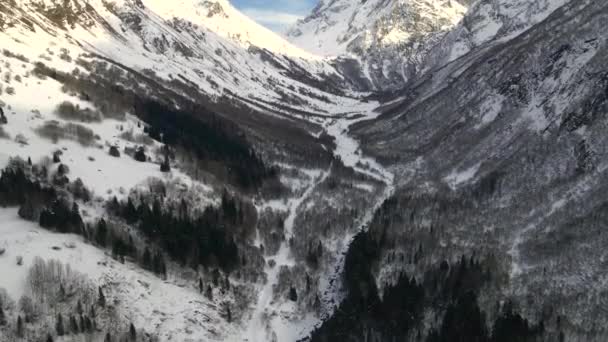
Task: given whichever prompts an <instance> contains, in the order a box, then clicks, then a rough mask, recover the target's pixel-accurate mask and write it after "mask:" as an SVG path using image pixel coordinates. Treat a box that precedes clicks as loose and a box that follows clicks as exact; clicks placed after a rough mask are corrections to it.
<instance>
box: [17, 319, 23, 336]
mask: <svg viewBox="0 0 608 342" xmlns="http://www.w3.org/2000/svg"><path fill="white" fill-rule="evenodd" d="M17 336H18V337H23V320H22V319H21V315H19V316H18V317H17Z"/></svg>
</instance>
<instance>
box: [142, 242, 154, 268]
mask: <svg viewBox="0 0 608 342" xmlns="http://www.w3.org/2000/svg"><path fill="white" fill-rule="evenodd" d="M142 263H143V266H144V268H145V269H147V270H150V269H152V255H151V254H150V250H149V249H148V247H146V249H145V250H144V255H143V260H142Z"/></svg>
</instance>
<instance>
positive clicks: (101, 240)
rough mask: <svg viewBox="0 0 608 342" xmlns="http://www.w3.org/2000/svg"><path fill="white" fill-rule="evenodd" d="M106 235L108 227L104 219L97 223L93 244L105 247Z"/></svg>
mask: <svg viewBox="0 0 608 342" xmlns="http://www.w3.org/2000/svg"><path fill="white" fill-rule="evenodd" d="M107 234H108V226H107V224H106V221H105V220H104V219H100V220H99V222H98V223H97V230H96V233H95V242H97V244H98V245H99V246H101V247H105V246H106V238H107Z"/></svg>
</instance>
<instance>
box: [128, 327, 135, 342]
mask: <svg viewBox="0 0 608 342" xmlns="http://www.w3.org/2000/svg"><path fill="white" fill-rule="evenodd" d="M129 338H130V339H131V341H136V340H137V330H135V326H134V325H133V323H131V325H130V326H129Z"/></svg>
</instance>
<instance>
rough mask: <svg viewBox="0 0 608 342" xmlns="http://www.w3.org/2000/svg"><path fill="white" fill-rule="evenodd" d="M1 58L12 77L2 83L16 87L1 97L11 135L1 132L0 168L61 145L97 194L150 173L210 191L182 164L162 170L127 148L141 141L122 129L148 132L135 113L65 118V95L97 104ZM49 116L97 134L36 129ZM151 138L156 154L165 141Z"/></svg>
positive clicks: (116, 191) (72, 171) (44, 155)
mask: <svg viewBox="0 0 608 342" xmlns="http://www.w3.org/2000/svg"><path fill="white" fill-rule="evenodd" d="M0 60H4V62H5V63H6V64H10V65H11V66H10V67H9V69H8V70H6V69H5V70H6V73H9V74H10V75H11V78H12V81H10V82H6V81H5V80H0V85H2V86H4V88H5V89H6V87H12V88H13V89H14V94H13V95H9V94H4V95H2V97H1V101H2V103H3V104H4V105H5V107H4V112H5V114H6V117H7V119H8V124H6V125H3V126H2V128H3V130H4V132H5V133H7V134H8V136H9V138H7V139H2V138H0V168H4V167H5V166H6V164H7V162H8V159H9V158H10V157H16V156H19V157H21V158H23V159H27V158H28V157H29V158H31V159H32V162H33V163H38V162H40V161H41V160H43V159H50V158H51V157H52V155H53V153H54V152H55V151H58V150H59V151H61V152H62V155H61V157H60V159H61V162H62V163H63V164H65V165H67V166H68V167H69V173H68V177H69V178H70V180H72V181H73V180H75V179H77V178H80V179H82V181H83V183H84V184H85V186H86V187H87V188H88V189H89V190H91V191H92V192H93V194H94V195H96V196H101V197H103V198H109V197H111V196H117V197H118V198H121V197H124V196H126V195H127V194H128V192H129V190H131V189H132V188H134V187H136V186H137V185H140V184H143V183H145V182H146V181H147V180H148V179H151V178H159V179H162V180H164V181H168V182H176V183H181V184H184V185H185V186H187V187H191V186H193V185H195V184H194V183H197V184H196V185H197V186H200V187H203V190H204V191H207V192H210V191H211V189H210V188H209V187H208V186H206V185H204V184H201V183H198V182H193V181H192V179H191V178H190V177H188V176H187V175H186V174H184V173H183V172H181V171H179V169H176V168H173V170H172V172H170V173H162V172H160V166H159V165H158V164H156V163H151V162H145V163H141V162H138V161H135V160H134V159H133V158H131V157H130V156H128V155H126V154H124V153H123V151H124V149H125V148H133V149H134V148H137V147H139V146H143V144H139V143H136V142H133V141H128V140H126V139H125V136H124V135H123V134H125V133H131V134H130V135H132V136H133V137H135V138H137V137H144V136H145V133H144V132H143V125H140V122H139V120H138V119H137V118H135V117H133V116H131V115H125V119H124V120H117V119H113V118H103V119H102V120H101V121H100V122H88V123H85V122H79V121H74V120H72V121H69V120H65V119H62V118H61V117H60V116H58V115H57V113H56V109H57V107H58V105H59V104H61V103H62V102H64V101H68V102H70V103H72V104H74V105H76V106H79V107H80V108H81V109H84V108H89V109H92V110H94V108H92V107H91V104H90V103H87V102H85V101H82V100H81V99H79V98H78V97H75V96H72V95H70V94H67V93H64V92H63V91H62V90H61V84H60V83H58V82H57V81H55V80H53V79H50V78H46V79H39V78H37V77H35V76H34V75H33V74H31V73H30V70H29V69H28V68H22V67H20V66H18V65H16V64H17V63H16V60H15V59H12V58H6V57H4V56H2V57H0ZM6 64H5V65H6ZM17 76H18V77H20V78H21V81H19V82H18V81H15V80H14V79H15V77H17ZM50 121H55V122H57V123H59V124H60V125H62V126H63V125H66V124H68V123H73V124H77V125H80V126H82V127H85V128H87V129H90V130H91V131H92V133H93V134H94V135H96V137H95V138H94V139H92V141H91V142H89V143H86V144H83V143H81V142H79V141H76V140H77V139H75V137H71V138H67V139H58V140H57V141H53V140H52V139H50V138H47V137H43V136H41V135H40V134H39V133H38V130H39V129H40V128H41V127H43V126H44V125H45V124H46V123H48V122H50ZM18 137H19V138H18ZM148 140H149V141H150V143H151V144H150V145H147V146H146V149H147V152H146V153H147V154H148V155H149V156H152V157H154V153H152V152H153V151H154V150H155V149H157V148H159V147H160V146H161V144H160V143H158V142H154V141H151V140H150V139H148ZM110 146H116V147H117V148H118V149H119V151H120V152H121V156H120V158H116V157H113V156H110V154H109V148H110ZM154 159H155V158H154Z"/></svg>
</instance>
